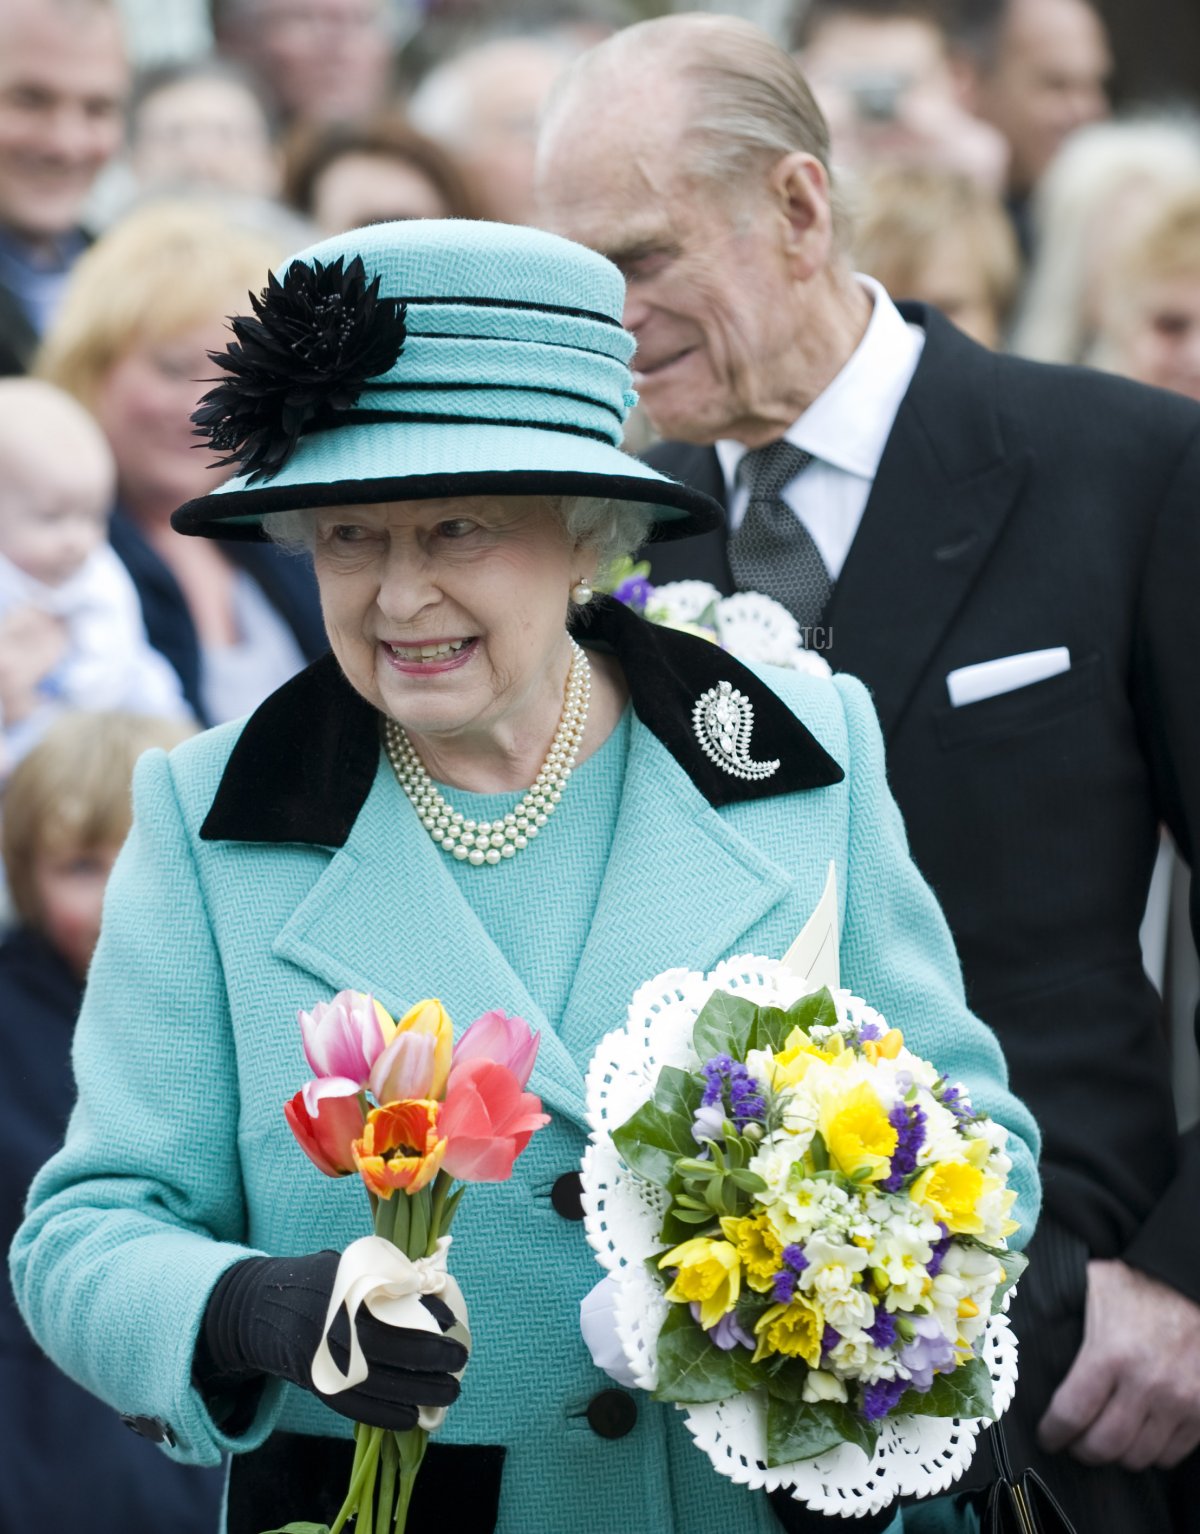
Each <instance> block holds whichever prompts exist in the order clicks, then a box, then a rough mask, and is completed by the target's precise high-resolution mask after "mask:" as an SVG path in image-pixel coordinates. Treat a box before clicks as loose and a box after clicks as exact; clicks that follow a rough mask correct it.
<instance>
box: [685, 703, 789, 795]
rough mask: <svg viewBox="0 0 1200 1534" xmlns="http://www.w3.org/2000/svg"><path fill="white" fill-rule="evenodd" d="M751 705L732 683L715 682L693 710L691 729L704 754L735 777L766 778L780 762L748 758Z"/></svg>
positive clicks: (752, 726) (752, 717)
mask: <svg viewBox="0 0 1200 1534" xmlns="http://www.w3.org/2000/svg"><path fill="white" fill-rule="evenodd" d="M753 728H754V705H753V704H752V703H751V702H750V699H749V698H748V697H747V696H746V694H745V693H744V692H739V691H738V689H737V688H736V687H734V686H733V684H732V683H731V682H718V683H717V685H716V686H715V687H710V688H709V689H708V691H707V692H704V693H701V695H700V697H699V698H698V699H697V700H696V706H695V708H693V709H692V729H693V730H694V731H695V732H696V739H697V740H698V741H699V742H700V749H701V750H702V751H703V752H704V754H705V756H707V757H708V759H709V760H710V761H712V762H715V763H716V764H717V766H718V767H719V768H720V769H721V771H722V772H727V773H729V775H730V777H734V778H749V779H755V778H769V777H770V776H771V775H772V773H774V772H777V771H778V770H779V762H778V761H774V762H756V761H753V760H752V759H751V757H750V732H751V730H753Z"/></svg>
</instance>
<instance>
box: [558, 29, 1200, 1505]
mask: <svg viewBox="0 0 1200 1534" xmlns="http://www.w3.org/2000/svg"><path fill="white" fill-rule="evenodd" d="M648 102H653V108H654V109H653V111H649V110H647V106H646V104H647V103H648ZM828 162H829V142H828V135H827V131H826V127H825V123H824V120H823V118H822V116H821V113H820V112H819V110H818V109H817V107H816V104H815V102H814V101H813V98H812V95H811V93H810V92H809V90H808V87H807V85H806V83H805V81H804V79H803V77H802V76H801V75H800V73H799V71H798V69H797V68H796V66H795V64H794V62H793V61H792V60H791V59H790V58H789V57H788V56H787V55H786V54H784V53H782V52H781V51H780V50H779V49H777V48H776V47H775V46H774V45H773V44H772V43H771V42H770V41H769V39H767V38H766V37H765V35H764V34H762V33H761V32H759V31H758V30H757V29H756V28H754V27H752V26H750V25H749V24H748V23H745V22H741V21H738V20H735V19H733V18H730V17H714V16H689V17H672V18H664V19H662V20H659V21H655V22H649V23H643V24H641V25H639V26H637V27H633V28H630V29H628V30H627V31H625V32H623V33H620V34H618V35H617V36H616V37H615V38H614V39H612V40H611V41H610V42H608V43H605V44H603V45H602V46H601V47H599V48H596V49H594V50H592V51H591V52H590V53H588V54H585V55H584V56H583V57H582V58H581V59H580V60H579V61H578V62H577V64H576V65H575V66H574V67H573V68H572V70H571V71H570V72H569V74H568V75H567V76H565V77H564V80H563V82H562V83H561V85H560V87H559V89H558V90H557V91H556V92H555V94H554V96H553V98H552V100H551V103H550V106H549V109H548V113H547V118H546V122H545V125H544V129H543V135H542V140H541V143H540V146H539V161H538V166H539V186H540V193H541V198H542V209H543V215H544V221H545V222H546V223H547V225H548V226H549V227H551V228H553V229H556V230H557V231H559V232H560V233H563V234H566V235H569V236H571V237H573V238H575V239H577V240H580V241H581V242H583V243H584V244H587V245H590V246H592V247H593V248H594V249H597V250H599V251H601V252H603V253H604V254H606V255H608V256H610V257H611V258H612V259H613V260H614V261H615V262H616V263H617V265H618V266H619V267H620V268H621V270H622V271H623V272H624V275H625V278H626V282H627V300H626V309H625V322H626V324H627V326H628V327H629V328H630V329H631V330H632V331H633V332H634V334H635V335H636V337H637V353H636V356H635V359H634V367H635V382H636V385H637V387H638V389H639V391H640V393H641V398H642V401H643V403H644V405H645V408H646V410H647V411H648V413H649V415H650V417H651V419H652V421H653V422H654V424H655V426H656V427H657V428H658V429H659V431H661V432H662V433H663V434H664V435H665V436H666V437H668V438H674V439H676V440H675V441H674V442H673V443H667V444H664V445H663V446H661V447H660V448H658V449H656V450H655V451H654V452H653V453H652V454H651V455H650V456H651V458H652V460H653V461H654V462H655V463H656V465H657V466H658V467H659V468H662V469H665V470H666V471H667V472H669V473H673V474H675V475H676V477H678V478H680V479H683V480H686V481H689V482H691V483H692V484H693V485H695V486H697V487H700V488H703V489H705V490H708V491H709V493H711V494H713V495H714V496H716V497H717V498H718V499H720V500H721V501H722V502H723V503H724V504H725V506H726V508H727V513H728V525H727V526H726V527H725V528H723V529H720V530H718V531H716V532H714V533H711V534H707V535H704V536H703V537H700V538H695V539H690V540H684V541H681V542H679V543H677V544H675V545H671V546H667V545H664V546H663V548H662V549H661V550H658V549H655V548H653V547H652V548H651V549H650V550H649V554H650V557H651V560H652V578H654V579H656V580H659V581H662V580H672V579H677V578H683V577H697V578H701V579H706V580H710V581H712V582H713V583H714V584H716V585H718V586H719V587H720V588H721V589H722V590H723V591H726V592H728V591H731V590H733V589H735V587H738V588H742V589H758V590H763V591H765V592H766V593H767V594H768V595H770V596H773V597H775V598H776V599H777V600H780V601H782V602H783V603H784V604H785V605H786V606H788V607H789V608H790V610H791V611H792V612H793V614H794V615H795V617H796V620H797V622H798V623H799V624H800V626H801V627H802V628H804V629H807V630H808V631H809V633H810V635H811V636H812V637H813V638H814V639H815V640H816V641H818V642H820V643H821V644H822V646H823V648H825V649H826V652H827V654H828V657H829V659H830V661H831V662H832V664H833V665H834V666H835V667H836V668H838V669H842V670H846V671H850V672H853V673H855V674H857V675H859V676H861V677H862V678H863V679H864V681H866V682H867V684H868V685H869V686H870V687H871V689H872V691H873V693H874V697H875V702H876V706H877V708H878V710H879V715H880V720H881V723H882V726H883V729H884V734H885V738H886V740H887V742H888V764H889V777H890V781H891V784H892V788H893V790H894V792H895V795H896V798H897V800H898V802H899V804H900V807H901V809H902V811H903V812H904V815H905V819H906V822H907V825H908V830H909V835H910V839H911V842H912V847H913V852H914V854H915V856H916V859H917V862H918V864H919V865H920V866H921V868H922V870H923V871H924V873H925V875H926V877H927V878H928V879H929V880H930V882H931V884H932V885H933V888H934V890H935V891H936V893H937V895H938V897H939V899H940V900H941V902H942V906H943V909H944V910H945V912H946V915H947V917H948V919H949V922H950V925H951V928H952V929H953V931H954V934H955V938H956V940H957V943H958V947H959V953H960V955H961V958H962V961H963V967H964V972H965V979H966V985H967V994H968V998H969V1000H970V1002H971V1004H972V1006H973V1007H974V1009H975V1011H976V1012H977V1013H978V1014H979V1015H980V1016H981V1017H983V1018H984V1020H985V1021H987V1022H988V1023H990V1024H991V1026H992V1027H993V1028H994V1029H995V1030H996V1032H997V1034H998V1036H999V1038H1000V1040H1001V1042H1002V1044H1003V1045H1004V1048H1005V1051H1006V1053H1007V1056H1008V1059H1009V1063H1010V1070H1011V1075H1012V1081H1013V1086H1014V1089H1015V1090H1016V1091H1017V1092H1018V1093H1019V1094H1020V1095H1021V1096H1022V1097H1024V1098H1025V1100H1026V1101H1027V1102H1028V1103H1029V1105H1030V1106H1031V1107H1032V1108H1033V1109H1034V1111H1035V1113H1036V1114H1037V1117H1038V1119H1039V1121H1040V1124H1041V1127H1042V1131H1043V1135H1044V1142H1045V1153H1044V1159H1043V1168H1042V1173H1043V1182H1044V1188H1045V1215H1044V1218H1043V1221H1042V1223H1041V1225H1039V1228H1038V1231H1037V1232H1036V1233H1035V1236H1034V1246H1033V1251H1032V1254H1031V1255H1032V1257H1033V1261H1032V1263H1031V1266H1030V1269H1029V1273H1028V1275H1027V1276H1026V1278H1025V1280H1024V1282H1023V1284H1022V1292H1021V1295H1020V1296H1019V1298H1018V1301H1017V1307H1018V1308H1017V1310H1016V1312H1015V1315H1016V1324H1017V1327H1018V1331H1019V1333H1020V1335H1021V1336H1022V1338H1023V1339H1024V1340H1025V1343H1026V1346H1025V1347H1024V1349H1023V1351H1022V1358H1021V1381H1020V1384H1019V1386H1018V1394H1017V1400H1016V1405H1015V1406H1014V1408H1013V1411H1012V1412H1011V1413H1010V1424H1011V1425H1010V1428H1009V1432H1010V1437H1011V1440H1012V1441H1013V1443H1014V1446H1015V1448H1016V1452H1017V1454H1018V1455H1019V1457H1020V1459H1021V1460H1022V1461H1024V1462H1025V1463H1033V1464H1035V1465H1036V1466H1037V1468H1038V1469H1039V1470H1040V1471H1041V1473H1042V1474H1043V1475H1044V1476H1045V1478H1046V1479H1047V1480H1048V1481H1049V1482H1050V1484H1051V1486H1052V1487H1053V1488H1054V1489H1055V1491H1056V1493H1057V1494H1058V1495H1059V1496H1060V1499H1061V1500H1062V1501H1063V1503H1064V1504H1065V1505H1066V1506H1067V1510H1068V1512H1069V1513H1071V1514H1072V1516H1074V1517H1075V1518H1077V1519H1078V1520H1080V1522H1079V1526H1080V1528H1094V1529H1105V1530H1110V1529H1111V1530H1122V1531H1124V1530H1130V1531H1132V1530H1135V1529H1136V1530H1137V1531H1139V1534H1161V1531H1167V1530H1170V1529H1171V1528H1172V1527H1175V1528H1176V1529H1178V1530H1179V1531H1181V1534H1182V1531H1183V1530H1184V1529H1192V1528H1194V1522H1188V1521H1186V1519H1187V1518H1191V1517H1192V1515H1193V1513H1194V1500H1193V1502H1192V1506H1191V1508H1190V1509H1188V1510H1187V1512H1186V1514H1185V1513H1184V1512H1179V1513H1177V1514H1176V1521H1175V1523H1174V1524H1173V1523H1172V1512H1171V1499H1172V1495H1173V1490H1172V1486H1171V1484H1170V1479H1169V1477H1168V1476H1167V1475H1166V1473H1165V1472H1166V1471H1168V1470H1170V1469H1171V1468H1172V1467H1175V1466H1178V1465H1180V1463H1181V1462H1182V1461H1184V1460H1185V1458H1186V1457H1187V1456H1189V1455H1191V1454H1192V1452H1193V1450H1194V1449H1195V1447H1196V1445H1197V1443H1198V1442H1200V1222H1197V1219H1196V1210H1197V1208H1198V1207H1200V1140H1198V1139H1197V1138H1196V1137H1191V1138H1188V1139H1186V1140H1185V1139H1181V1138H1180V1136H1179V1135H1178V1134H1177V1133H1176V1131H1175V1128H1174V1113H1173V1104H1172V1097H1171V1081H1170V1067H1169V1056H1168V1050H1167V1043H1166V1037H1165V1029H1164V1026H1163V1019H1162V1009H1161V1003H1160V1001H1159V998H1158V996H1157V994H1156V993H1155V992H1154V990H1153V988H1152V987H1151V985H1150V983H1149V981H1148V980H1147V979H1146V976H1145V974H1144V972H1143V970H1142V964H1141V955H1140V949H1139V944H1138V927H1139V923H1140V920H1141V916H1142V912H1143V910H1144V908H1145V901H1146V891H1147V886H1148V883H1149V879H1150V872H1151V868H1152V866H1153V863H1154V859H1155V854H1156V850H1157V845H1158V827H1159V824H1160V822H1162V821H1165V822H1166V823H1167V824H1168V825H1169V826H1170V828H1171V830H1172V833H1173V834H1174V836H1175V839H1176V841H1177V844H1178V845H1179V847H1180V849H1181V851H1182V853H1183V856H1184V857H1185V858H1187V859H1189V860H1190V859H1191V857H1192V854H1193V849H1194V847H1195V845H1196V839H1197V832H1198V831H1200V714H1198V712H1197V709H1196V706H1195V700H1196V698H1197V696H1200V609H1198V608H1197V604H1196V603H1195V600H1194V593H1195V589H1196V585H1197V580H1198V578H1200V518H1197V516H1196V506H1197V504H1200V410H1198V409H1197V408H1196V407H1195V405H1194V404H1193V403H1192V402H1190V401H1186V400H1183V399H1176V398H1173V397H1170V396H1167V395H1163V394H1159V393H1157V392H1155V391H1151V390H1146V389H1143V388H1141V387H1139V386H1136V385H1132V384H1129V383H1128V382H1126V381H1124V380H1119V379H1114V378H1109V377H1105V376H1102V375H1100V374H1089V373H1084V372H1077V371H1068V370H1065V369H1053V368H1039V367H1036V366H1034V365H1032V364H1029V363H1026V362H1023V361H1019V360H1017V359H1015V358H1005V357H999V356H996V355H994V354H992V353H990V352H987V351H985V350H983V349H982V348H980V347H978V346H976V345H975V344H974V343H973V342H971V341H970V340H969V339H967V338H966V337H965V336H963V335H961V334H960V333H959V332H957V331H956V330H955V329H954V328H953V327H952V326H951V325H950V324H949V323H948V322H947V321H946V320H944V319H943V318H942V317H941V316H940V315H939V314H938V313H937V312H936V311H934V310H931V309H927V308H924V307H923V306H915V307H914V308H913V309H912V310H909V311H906V313H905V314H903V315H902V314H901V313H900V312H899V311H897V309H896V308H895V307H894V306H893V305H892V303H891V301H890V300H889V299H888V298H887V295H886V294H885V293H884V292H883V290H882V289H881V288H880V287H879V286H878V284H875V283H873V282H871V281H870V280H869V279H862V278H859V277H857V276H855V274H854V273H853V272H852V270H851V268H850V265H849V262H848V261H847V259H846V258H845V256H844V255H843V253H842V251H843V241H844V239H845V232H844V227H843V226H844V218H843V216H842V214H841V212H840V210H839V208H838V206H837V199H836V194H835V193H834V192H832V191H831V187H830V179H829V172H828ZM848 978H849V980H850V983H851V984H852V983H853V977H848ZM1192 1463H1193V1464H1194V1460H1193V1462H1192ZM1151 1467H1153V1470H1152V1468H1151ZM913 1526H914V1529H915V1528H917V1527H919V1523H918V1521H917V1518H916V1517H915V1516H914V1520H913Z"/></svg>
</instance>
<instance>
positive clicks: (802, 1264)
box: [783, 1242, 808, 1273]
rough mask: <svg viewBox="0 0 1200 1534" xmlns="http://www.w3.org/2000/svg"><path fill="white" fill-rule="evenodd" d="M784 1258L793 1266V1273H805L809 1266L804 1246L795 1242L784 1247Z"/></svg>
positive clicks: (790, 1266) (789, 1265)
mask: <svg viewBox="0 0 1200 1534" xmlns="http://www.w3.org/2000/svg"><path fill="white" fill-rule="evenodd" d="M783 1260H784V1262H785V1263H787V1265H788V1267H789V1268H791V1270H792V1272H793V1273H803V1272H804V1270H805V1268H807V1267H808V1258H807V1257H806V1256H805V1255H804V1248H803V1247H802V1246H797V1245H796V1244H795V1243H794V1242H793V1244H792V1245H791V1246H785V1247H784V1249H783Z"/></svg>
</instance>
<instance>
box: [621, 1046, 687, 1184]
mask: <svg viewBox="0 0 1200 1534" xmlns="http://www.w3.org/2000/svg"><path fill="white" fill-rule="evenodd" d="M703 1095H704V1088H703V1086H702V1084H701V1083H700V1082H698V1081H694V1080H693V1079H692V1078H691V1077H690V1076H689V1075H688V1073H687V1072H686V1071H681V1070H679V1069H677V1068H676V1067H675V1066H673V1065H664V1066H663V1068H662V1070H661V1071H660V1072H659V1073H658V1081H657V1082H656V1083H655V1087H654V1096H653V1097H652V1098H651V1100H650V1101H649V1102H648V1103H643V1104H642V1106H641V1107H640V1108H639V1109H638V1110H637V1112H636V1113H633V1114H631V1115H630V1117H629V1118H627V1119H626V1120H625V1122H624V1123H623V1124H622V1125H621V1126H620V1128H619V1129H615V1130H614V1131H613V1144H614V1145H615V1146H616V1147H617V1150H618V1151H619V1152H620V1154H621V1156H622V1157H623V1159H624V1161H625V1164H626V1166H629V1167H632V1168H633V1170H634V1171H635V1172H636V1173H637V1174H638V1175H639V1176H640V1177H645V1178H647V1179H648V1180H649V1181H650V1182H654V1183H657V1184H658V1185H659V1187H662V1188H665V1187H666V1186H667V1184H668V1183H669V1182H670V1180H671V1178H672V1177H673V1176H674V1173H675V1163H676V1162H677V1161H678V1160H680V1159H681V1158H682V1157H690V1156H694V1155H695V1153H696V1142H695V1140H694V1139H693V1138H692V1118H693V1116H694V1114H695V1111H696V1109H697V1107H698V1106H699V1104H700V1099H701V1097H702V1096H703Z"/></svg>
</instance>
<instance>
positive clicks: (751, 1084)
mask: <svg viewBox="0 0 1200 1534" xmlns="http://www.w3.org/2000/svg"><path fill="white" fill-rule="evenodd" d="M702 1070H703V1075H704V1096H703V1098H702V1099H701V1103H702V1106H703V1107H705V1108H713V1107H716V1106H718V1105H720V1106H721V1107H722V1108H728V1110H729V1111H728V1114H727V1115H726V1116H727V1117H728V1118H730V1119H732V1120H733V1125H734V1128H735V1129H737V1130H739V1131H740V1130H742V1129H744V1128H745V1127H746V1125H747V1124H749V1123H751V1122H759V1123H761V1122H762V1120H763V1119H764V1118H765V1117H766V1112H767V1106H766V1104H765V1103H764V1102H763V1098H762V1093H761V1091H760V1090H759V1086H758V1083H757V1081H755V1079H754V1077H753V1076H751V1074H750V1072H749V1071H748V1070H747V1069H746V1067H745V1066H744V1065H743V1064H742V1063H741V1061H740V1060H733V1059H731V1058H730V1057H729V1056H728V1055H714V1056H713V1057H712V1059H711V1060H706V1061H705V1062H704V1065H703V1067H702ZM710 1138H712V1139H715V1138H716V1136H715V1135H713V1136H710Z"/></svg>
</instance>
